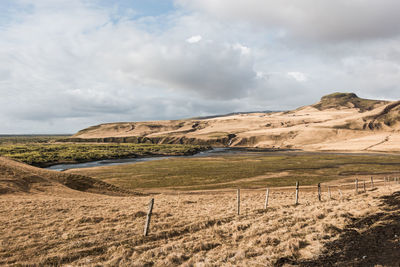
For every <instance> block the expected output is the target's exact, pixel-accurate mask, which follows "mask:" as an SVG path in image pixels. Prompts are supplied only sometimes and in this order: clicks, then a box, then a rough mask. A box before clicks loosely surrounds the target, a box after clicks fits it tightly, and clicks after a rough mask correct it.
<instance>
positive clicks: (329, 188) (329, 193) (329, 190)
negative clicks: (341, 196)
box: [328, 185, 331, 200]
mask: <svg viewBox="0 0 400 267" xmlns="http://www.w3.org/2000/svg"><path fill="white" fill-rule="evenodd" d="M328 196H329V200H331V187H330V186H329V185H328Z"/></svg>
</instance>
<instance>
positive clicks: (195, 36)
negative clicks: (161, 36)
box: [186, 35, 202, 44]
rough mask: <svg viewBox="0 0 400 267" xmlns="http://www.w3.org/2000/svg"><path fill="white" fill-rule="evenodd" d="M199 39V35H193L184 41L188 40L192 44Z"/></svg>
mask: <svg viewBox="0 0 400 267" xmlns="http://www.w3.org/2000/svg"><path fill="white" fill-rule="evenodd" d="M201 39H202V37H201V35H194V36H192V37H190V38H188V39H186V42H188V43H190V44H194V43H198V42H200V41H201Z"/></svg>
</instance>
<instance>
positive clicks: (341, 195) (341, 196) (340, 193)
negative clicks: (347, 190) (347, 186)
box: [339, 189, 343, 200]
mask: <svg viewBox="0 0 400 267" xmlns="http://www.w3.org/2000/svg"><path fill="white" fill-rule="evenodd" d="M339 195H340V200H342V199H343V194H342V191H341V190H340V189H339Z"/></svg>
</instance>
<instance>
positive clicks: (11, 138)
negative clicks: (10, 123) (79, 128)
mask: <svg viewBox="0 0 400 267" xmlns="http://www.w3.org/2000/svg"><path fill="white" fill-rule="evenodd" d="M68 137H70V136H68V135H0V144H2V145H3V144H30V143H49V142H55V141H57V140H58V139H65V138H68Z"/></svg>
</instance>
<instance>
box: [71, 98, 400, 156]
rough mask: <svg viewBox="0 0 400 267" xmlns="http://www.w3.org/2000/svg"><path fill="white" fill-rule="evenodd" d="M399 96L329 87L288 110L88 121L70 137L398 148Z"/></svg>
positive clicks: (119, 140)
mask: <svg viewBox="0 0 400 267" xmlns="http://www.w3.org/2000/svg"><path fill="white" fill-rule="evenodd" d="M399 122H400V101H396V102H393V101H383V100H369V99H363V98H359V97H358V96H357V95H356V94H353V93H334V94H330V95H327V96H324V97H322V98H321V101H319V102H318V103H316V104H314V105H310V106H305V107H301V108H298V109H296V110H293V111H286V112H272V113H262V112H261V113H249V114H245V113H244V114H233V115H228V116H221V117H211V118H203V119H186V120H172V121H151V122H119V123H107V124H101V125H97V126H92V127H89V128H87V129H84V130H81V131H79V132H78V133H77V134H75V135H74V136H73V138H72V139H73V140H74V141H84V142H87V141H89V142H90V141H92V142H133V143H145V142H147V143H190V144H208V145H214V146H237V147H239V146H243V147H262V148H291V149H304V150H351V151H400V123H399Z"/></svg>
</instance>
